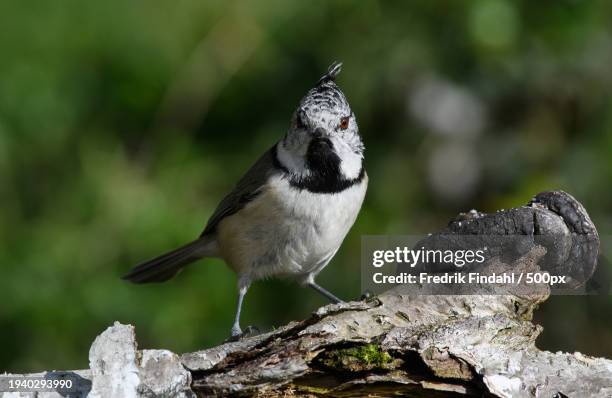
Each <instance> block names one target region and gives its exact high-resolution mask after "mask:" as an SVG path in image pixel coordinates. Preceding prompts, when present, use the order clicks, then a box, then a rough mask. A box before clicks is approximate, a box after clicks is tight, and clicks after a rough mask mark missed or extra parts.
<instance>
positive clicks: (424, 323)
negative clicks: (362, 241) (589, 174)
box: [39, 192, 612, 397]
mask: <svg viewBox="0 0 612 398" xmlns="http://www.w3.org/2000/svg"><path fill="white" fill-rule="evenodd" d="M442 233H444V234H446V235H449V234H451V235H452V234H456V235H457V236H459V235H464V234H466V233H469V234H471V235H473V236H482V237H483V239H486V240H487V244H495V242H494V241H492V240H491V239H492V238H491V236H492V235H495V234H499V235H500V236H502V235H506V234H508V233H512V234H517V233H520V234H523V235H524V236H525V237H527V238H528V239H527V242H528V243H527V245H526V246H525V245H523V246H522V249H521V250H520V251H518V252H517V253H516V256H515V257H514V258H511V259H510V260H507V259H506V260H504V261H506V262H507V264H511V265H512V266H513V267H516V268H525V269H528V270H529V269H537V268H538V267H540V266H541V265H542V264H544V267H547V266H554V267H565V268H564V269H565V270H566V271H567V272H568V273H570V274H572V275H573V277H574V278H575V280H576V281H577V284H584V282H585V281H586V280H587V279H588V277H587V276H590V275H592V273H593V271H594V269H595V265H596V258H597V252H598V247H599V239H598V236H597V231H596V229H595V227H594V225H593V224H592V222H591V221H590V219H589V218H588V215H587V213H586V211H584V208H582V206H581V205H580V204H579V203H578V202H577V201H576V200H575V199H573V198H572V197H571V196H569V195H567V194H565V193H562V192H549V193H543V194H540V195H538V196H537V197H536V198H535V199H534V201H533V202H531V203H530V204H529V205H528V206H524V207H521V208H518V209H511V210H508V211H502V212H498V213H495V214H492V215H487V214H482V213H477V212H472V213H469V214H468V215H461V216H460V217H458V218H457V219H455V220H453V221H451V223H450V224H449V226H448V228H447V229H446V230H445V231H442V232H440V233H438V234H434V235H432V236H433V237H432V238H430V239H436V237H438V236H440V234H442ZM485 236H486V237H485ZM457 239H460V238H457ZM457 243H458V244H461V242H457ZM507 264H506V265H507ZM488 266H489V267H495V266H496V265H495V264H494V263H491V264H488ZM549 293H550V291H549V289H548V288H543V289H541V290H538V291H533V290H531V291H530V292H529V294H522V293H521V291H520V290H509V291H508V292H507V294H504V295H446V296H439V295H412V296H410V295H405V294H403V293H402V289H401V288H398V289H393V290H391V291H388V292H385V293H384V294H382V295H380V296H376V297H372V298H368V299H367V300H364V301H355V302H350V303H346V304H333V305H328V306H325V307H322V308H319V309H318V310H317V311H316V312H315V313H313V315H312V316H311V317H309V318H308V319H306V320H303V321H300V322H292V323H290V324H288V325H285V326H284V327H282V328H280V329H277V330H274V331H272V332H268V333H264V334H261V335H258V336H253V337H248V338H244V339H242V340H239V341H235V342H227V343H225V344H222V345H219V346H217V347H212V348H209V349H205V350H202V351H197V352H193V353H188V354H183V355H182V356H180V357H179V356H177V355H175V354H173V353H171V352H169V351H164V350H142V351H138V350H137V349H136V341H135V337H134V332H133V328H132V327H131V326H125V325H120V324H117V323H116V324H115V325H114V326H112V327H110V328H109V329H107V330H106V331H105V332H104V333H103V334H101V335H100V336H98V338H97V339H96V341H95V342H94V344H93V346H92V348H91V350H90V366H91V370H88V371H78V372H77V373H72V374H73V375H78V377H80V378H81V380H83V381H84V382H83V383H81V385H82V388H81V395H84V394H86V393H88V392H89V393H90V396H103V397H129V396H138V397H154V396H173V397H174V396H180V397H192V396H195V395H198V396H220V397H221V396H258V397H290V396H316V397H318V396H332V397H362V396H391V395H403V396H414V397H419V396H423V397H455V396H479V397H482V396H494V397H555V396H556V397H566V396H567V397H612V360H608V359H603V358H594V357H589V356H586V355H582V354H580V353H562V352H557V353H552V352H547V351H541V350H539V349H538V348H537V347H536V345H535V341H536V338H537V337H538V335H539V334H540V332H541V331H542V328H541V327H540V326H537V325H534V324H533V323H532V322H531V319H532V315H533V312H534V311H535V310H536V308H537V306H538V304H540V303H541V302H543V301H544V300H546V299H547V298H548V295H549ZM49 377H51V376H49ZM87 381H91V382H89V384H88V383H87ZM53 394H55V395H53ZM39 396H42V397H45V396H59V395H57V394H56V393H45V394H42V395H39Z"/></svg>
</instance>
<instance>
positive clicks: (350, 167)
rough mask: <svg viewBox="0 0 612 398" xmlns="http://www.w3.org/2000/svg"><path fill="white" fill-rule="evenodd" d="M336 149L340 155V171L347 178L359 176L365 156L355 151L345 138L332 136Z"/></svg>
mask: <svg viewBox="0 0 612 398" xmlns="http://www.w3.org/2000/svg"><path fill="white" fill-rule="evenodd" d="M332 143H333V144H334V150H335V151H336V154H338V156H339V157H340V171H341V172H342V174H343V175H344V177H345V178H347V179H353V178H357V177H359V174H360V173H361V168H362V162H363V156H362V155H361V154H358V153H355V151H354V150H353V148H351V147H350V146H349V145H348V144H347V143H346V141H345V140H343V139H341V138H340V137H333V136H332Z"/></svg>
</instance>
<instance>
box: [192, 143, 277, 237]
mask: <svg viewBox="0 0 612 398" xmlns="http://www.w3.org/2000/svg"><path fill="white" fill-rule="evenodd" d="M275 151H276V145H274V146H273V147H272V148H270V149H268V150H267V151H266V152H265V153H264V154H263V155H262V156H261V157H260V158H259V159H258V160H257V162H255V164H254V165H253V166H251V168H250V169H249V170H248V171H247V172H246V173H245V175H244V176H242V178H241V179H240V180H239V181H238V184H236V187H235V188H234V189H233V190H232V191H231V192H230V193H229V194H227V195H226V196H225V197H224V198H223V200H221V203H219V205H218V206H217V208H216V209H215V212H214V213H213V215H212V216H210V219H209V220H208V223H207V224H206V228H204V231H203V232H202V234H201V235H200V236H204V235H208V234H212V233H214V232H215V230H216V228H217V226H218V225H219V222H220V221H221V220H222V219H224V218H225V217H227V216H230V215H232V214H234V213H236V212H237V211H239V210H240V209H242V208H243V207H244V206H246V204H247V203H249V202H250V201H251V200H253V199H254V198H255V197H257V195H259V194H260V193H261V191H262V187H263V186H264V185H265V183H266V182H267V181H268V180H269V179H270V177H272V176H273V175H276V174H280V173H282V170H280V169H279V168H278V167H277V166H276V161H275V159H276V155H275Z"/></svg>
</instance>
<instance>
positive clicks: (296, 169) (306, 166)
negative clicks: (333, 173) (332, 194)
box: [279, 63, 364, 179]
mask: <svg viewBox="0 0 612 398" xmlns="http://www.w3.org/2000/svg"><path fill="white" fill-rule="evenodd" d="M341 68H342V64H341V63H333V64H332V65H331V66H330V67H329V70H328V71H327V73H326V74H325V75H323V76H322V77H321V78H320V79H319V81H318V82H317V84H316V85H315V87H313V88H312V89H310V90H309V91H308V92H307V93H306V95H305V96H304V98H302V100H301V101H300V104H299V105H298V107H297V109H296V110H295V112H294V113H293V117H292V119H291V125H290V127H289V130H288V132H287V135H286V136H285V138H284V139H283V141H282V142H281V145H280V149H279V158H280V160H281V162H282V163H283V164H284V165H285V167H287V168H288V169H289V170H290V171H291V172H293V173H295V174H300V175H308V174H309V173H310V172H312V171H313V168H314V167H315V166H317V165H315V164H314V163H316V162H317V161H318V160H321V159H320V158H321V157H322V156H328V157H337V158H338V161H339V163H340V171H341V173H342V174H343V177H345V178H349V179H350V178H355V177H356V176H357V175H358V174H359V173H360V171H361V164H362V159H363V151H364V146H363V143H362V141H361V137H360V136H359V128H358V127H357V120H356V118H355V114H354V113H353V111H352V110H351V107H350V105H349V103H348V100H347V99H346V96H345V95H344V93H343V92H342V90H340V88H339V87H338V85H337V84H336V82H335V79H336V76H337V75H338V74H339V73H340V70H341ZM323 160H324V161H325V159H323ZM328 160H329V159H328ZM324 163H325V162H324ZM319 166H320V165H319Z"/></svg>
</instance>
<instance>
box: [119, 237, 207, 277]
mask: <svg viewBox="0 0 612 398" xmlns="http://www.w3.org/2000/svg"><path fill="white" fill-rule="evenodd" d="M212 244H213V242H211V241H210V239H209V238H208V237H202V238H199V239H196V240H194V241H193V242H190V243H187V244H186V245H184V246H181V247H179V248H178V249H175V250H172V251H171V252H168V253H166V254H162V255H161V256H158V257H155V258H154V259H152V260H149V261H145V262H144V263H141V264H138V265H137V266H135V267H134V268H132V269H131V270H130V272H128V273H127V274H126V275H125V276H123V277H122V279H125V280H128V281H130V282H133V283H151V282H164V281H167V280H168V279H170V278H172V277H173V276H174V275H176V273H177V272H179V271H180V270H181V269H182V268H183V267H185V266H186V265H188V264H190V263H192V262H194V261H196V260H199V259H200V258H202V257H207V256H211V255H212V253H211V245H212Z"/></svg>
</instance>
